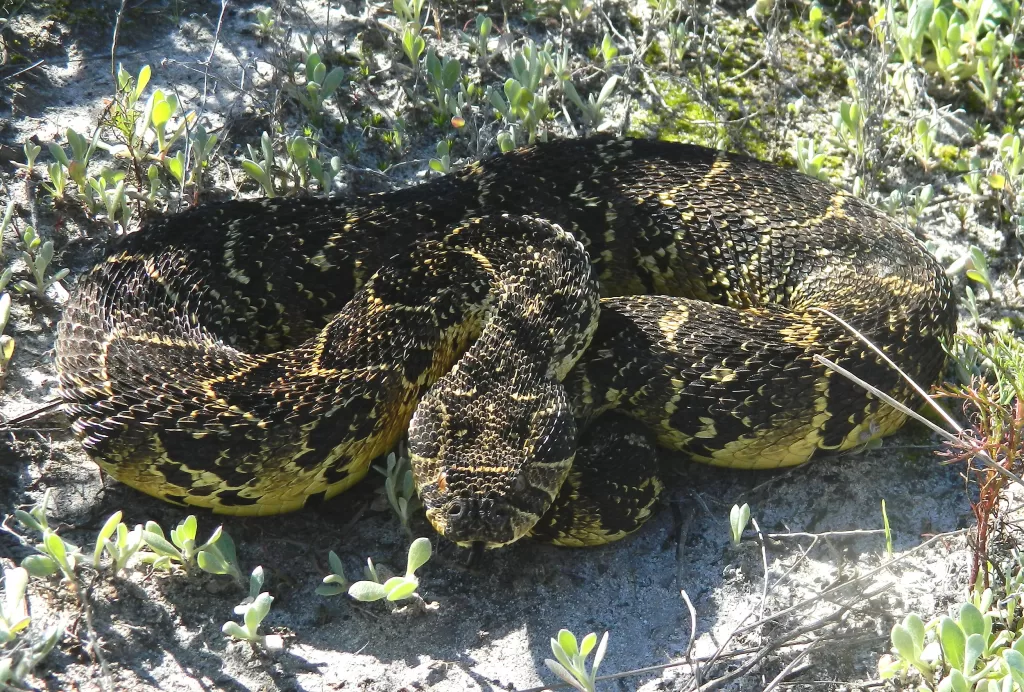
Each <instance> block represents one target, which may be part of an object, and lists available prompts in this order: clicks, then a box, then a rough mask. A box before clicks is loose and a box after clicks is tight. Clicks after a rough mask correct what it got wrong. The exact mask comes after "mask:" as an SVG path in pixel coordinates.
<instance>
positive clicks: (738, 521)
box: [729, 502, 750, 545]
mask: <svg viewBox="0 0 1024 692" xmlns="http://www.w3.org/2000/svg"><path fill="white" fill-rule="evenodd" d="M748 523H750V505H748V504H747V503H745V502H744V503H743V505H742V506H740V505H733V506H732V509H731V510H730V511H729V535H730V537H731V539H732V544H733V545H739V544H740V539H741V537H742V536H743V531H744V530H745V529H746V528H747V524H748Z"/></svg>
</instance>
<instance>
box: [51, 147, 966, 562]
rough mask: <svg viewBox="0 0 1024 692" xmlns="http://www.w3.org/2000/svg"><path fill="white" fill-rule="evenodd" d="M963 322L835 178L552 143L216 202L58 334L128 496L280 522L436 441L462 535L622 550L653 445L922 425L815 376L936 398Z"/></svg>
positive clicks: (780, 449)
mask: <svg viewBox="0 0 1024 692" xmlns="http://www.w3.org/2000/svg"><path fill="white" fill-rule="evenodd" d="M815 307H821V308H826V309H828V310H830V311H832V312H834V313H836V314H837V315H839V316H840V317H842V318H844V319H845V320H847V321H848V322H850V323H852V324H853V325H854V326H855V327H856V328H857V329H859V330H860V331H861V332H863V333H864V334H865V335H866V336H867V337H869V338H870V339H871V340H872V341H873V342H874V343H876V344H877V345H879V346H880V347H881V348H882V350H883V351H884V352H885V353H886V354H887V355H888V356H889V357H891V358H892V359H893V360H895V361H896V362H897V363H898V364H900V365H901V366H903V367H904V368H905V369H906V370H907V372H908V373H909V374H910V375H911V376H912V377H914V378H915V379H916V380H917V381H919V382H921V383H930V382H932V381H934V380H935V379H936V378H937V377H938V375H939V372H940V370H941V368H942V364H943V361H944V356H943V351H942V348H941V346H940V341H941V340H942V339H943V338H945V337H948V336H949V335H950V334H951V333H952V331H953V329H954V328H955V322H956V311H955V306H954V301H953V298H952V294H951V290H950V286H949V284H948V282H947V280H946V278H945V276H944V274H943V272H942V271H941V269H940V268H939V267H938V265H937V264H936V262H935V261H934V259H932V257H931V256H930V255H929V254H928V253H927V251H926V250H925V249H924V248H923V247H922V246H921V244H920V243H919V242H918V241H917V240H915V238H914V237H913V236H912V235H911V234H910V233H909V232H908V231H907V230H905V229H904V228H902V227H901V226H899V225H898V224H896V223H895V222H893V221H892V220H891V219H889V218H888V217H886V216H885V215H883V214H881V213H879V212H878V211H876V210H874V209H873V208H871V207H870V206H868V205H866V204H864V203H863V202H861V201H860V200H858V199H855V198H852V197H851V196H849V195H847V194H845V193H843V192H840V191H838V190H836V189H834V188H832V187H830V186H828V185H826V184H824V183H821V182H818V181H816V180H812V179H810V178H807V177H805V176H802V175H800V174H798V173H795V172H792V171H788V170H783V169H780V168H777V167H774V166H772V165H769V164H765V163H762V162H759V161H756V160H753V159H749V158H745V157H742V156H736V155H731V154H726V153H722V152H718V151H713V150H709V149H704V148H700V147H695V146H688V145H683V144H672V143H666V142H656V141H647V140H629V139H610V138H593V139H587V140H570V141H560V142H553V143H550V144H544V145H539V146H537V147H535V148H530V149H524V150H520V151H516V152H513V153H510V154H507V155H503V156H498V157H495V158H491V159H488V160H485V161H482V162H479V163H475V164H472V165H470V166H468V167H466V168H465V169H463V170H462V171H460V172H458V173H455V174H452V175H448V176H445V177H443V178H439V179H436V180H434V181H431V182H428V183H425V184H422V185H418V186H415V187H411V188H408V189H404V190H400V191H397V192H390V193H384V194H377V195H368V196H365V197H362V198H358V199H354V200H322V199H317V200H311V199H302V200H294V199H289V200H278V199H274V200H260V201H237V202H231V203H227V204H222V205H210V206H203V207H199V208H196V209H193V210H190V211H188V212H185V213H183V214H180V215H177V216H171V217H168V218H165V219H163V220H161V221H158V222H156V223H153V224H151V225H150V226H149V227H147V228H146V229H144V230H143V231H141V232H139V233H135V234H132V235H129V236H128V237H126V238H124V239H123V240H122V241H121V242H120V243H119V244H117V245H116V246H115V247H114V248H113V249H112V250H111V251H110V252H109V254H108V255H107V257H106V258H105V259H104V260H103V261H101V262H100V263H99V264H97V265H96V267H95V268H94V269H93V270H92V271H91V272H90V273H89V274H88V275H87V276H85V277H84V278H83V279H82V280H81V281H80V282H79V283H78V285H77V286H76V288H75V290H74V292H73V295H72V297H71V299H70V301H69V303H68V305H67V308H66V309H65V313H64V317H63V319H62V321H61V323H60V325H59V328H58V339H57V347H56V353H57V368H58V371H59V374H60V383H61V394H62V398H63V401H64V408H65V410H66V411H67V413H68V414H69V416H70V417H71V419H72V421H73V425H74V430H75V432H76V433H77V434H78V436H79V437H80V438H81V440H82V443H83V445H84V447H85V449H86V451H87V452H88V453H89V454H90V455H91V456H92V457H93V458H94V459H95V460H96V461H97V462H98V463H99V464H100V466H101V467H102V468H103V469H104V470H106V471H107V472H108V473H110V474H111V475H112V476H114V477H115V478H117V479H118V480H120V481H122V482H124V483H127V484H128V485H130V486H132V487H135V488H138V489H139V490H142V491H144V492H146V493H149V494H151V495H154V496H157V497H160V498H162V499H164V500H167V501H170V502H175V503H179V504H186V505H195V506H200V507H208V508H211V509H213V510H214V511H217V512H225V513H233V514H273V513H278V512H286V511H290V510H295V509H298V508H300V507H302V506H303V505H304V504H306V503H307V502H309V501H310V500H311V499H314V498H316V499H323V498H330V497H332V496H334V495H337V494H338V493H340V492H342V491H343V490H345V489H347V488H349V487H350V486H352V485H353V484H354V483H356V482H357V481H359V480H360V479H361V478H362V477H363V476H364V475H365V474H366V472H367V469H368V467H369V465H370V462H371V460H372V459H374V458H375V457H376V456H378V455H380V454H382V453H384V452H386V451H388V450H389V449H391V448H392V447H393V446H394V445H395V444H396V443H397V442H398V441H399V440H400V439H401V438H402V437H403V436H404V435H405V434H406V432H407V431H408V434H409V440H410V450H411V454H412V460H413V469H414V475H415V479H416V484H417V488H418V491H419V493H420V495H421V497H422V498H423V500H424V503H425V506H426V508H427V517H428V519H429V520H430V521H431V523H432V524H433V525H434V526H435V528H436V529H437V530H438V531H440V532H441V533H442V534H444V535H446V536H447V537H449V538H450V539H452V540H454V541H457V542H459V543H462V544H476V545H484V546H487V547H494V546H499V545H504V544H507V543H510V542H512V541H515V540H517V539H519V538H520V537H522V536H527V535H533V536H536V537H539V538H543V539H546V540H551V541H554V542H557V543H562V544H566V545H588V544H595V543H603V542H606V541H610V540H614V539H616V538H619V537H621V536H623V535H625V534H626V533H628V532H630V531H632V530H633V529H635V528H636V527H638V526H639V525H640V524H641V523H642V522H643V521H644V520H645V519H646V518H647V516H649V515H650V512H651V510H652V506H653V504H654V502H655V500H656V498H657V495H658V492H659V490H660V488H661V482H660V480H659V477H658V468H657V461H656V455H655V452H654V449H653V446H652V445H653V444H654V442H656V443H657V444H659V445H661V446H664V447H669V448H672V449H677V450H682V451H684V452H687V453H688V454H690V455H691V456H692V457H693V458H695V459H697V460H701V461H706V462H709V463H712V464H719V465H724V466H734V467H744V468H771V467H778V466H785V465H791V464H798V463H801V462H804V461H806V460H807V459H808V458H809V457H810V456H811V455H812V454H814V453H815V452H816V450H818V449H848V448H850V447H853V446H856V445H858V444H862V443H864V442H866V441H867V440H870V439H872V438H874V437H877V436H880V435H885V434H888V433H891V432H893V431H894V430H895V429H897V428H898V427H899V426H900V425H901V424H902V423H903V416H902V415H901V414H899V413H897V412H896V411H894V410H893V409H891V408H889V407H887V406H885V405H881V404H880V403H879V402H878V401H877V400H875V399H874V398H873V397H871V396H870V395H869V394H867V393H865V392H864V391H862V390H861V389H860V388H859V387H857V386H856V385H854V384H852V383H850V382H848V381H847V380H845V379H843V378H841V377H838V376H835V375H834V374H832V373H831V372H830V371H828V370H826V369H825V368H824V367H822V366H820V365H819V364H817V363H816V362H815V361H814V355H815V354H821V355H824V356H827V357H828V358H830V359H832V360H834V361H837V362H839V363H840V364H842V365H844V366H845V367H846V368H847V369H849V370H851V371H853V373H854V374H856V375H858V376H860V377H861V378H863V379H865V380H867V381H869V382H871V383H873V384H874V385H876V386H877V387H879V388H880V389H882V390H883V391H887V392H889V393H891V394H892V395H893V396H894V397H896V398H897V399H899V400H904V401H906V400H910V399H911V398H912V397H911V392H910V391H909V390H908V389H907V387H906V386H905V385H903V384H902V383H901V381H900V380H899V378H898V377H897V376H896V375H895V374H894V373H893V372H892V371H890V370H889V369H888V368H887V367H886V366H885V365H884V364H882V362H881V361H880V359H879V358H877V357H876V356H875V355H874V354H873V353H872V352H870V351H869V350H866V349H865V348H864V347H863V346H862V345H861V344H860V343H859V342H858V341H857V340H856V339H855V338H854V337H852V336H850V335H849V334H848V333H847V332H846V331H845V330H844V329H843V328H842V327H841V326H840V325H838V324H836V323H835V322H834V321H833V320H832V319H831V318H829V317H828V316H826V315H824V314H822V313H820V312H817V311H815V310H814V309H813V308H815Z"/></svg>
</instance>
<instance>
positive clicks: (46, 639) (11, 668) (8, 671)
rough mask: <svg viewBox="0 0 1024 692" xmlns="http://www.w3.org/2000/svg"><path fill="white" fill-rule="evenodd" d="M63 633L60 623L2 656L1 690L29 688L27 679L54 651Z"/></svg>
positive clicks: (25, 640)
mask: <svg viewBox="0 0 1024 692" xmlns="http://www.w3.org/2000/svg"><path fill="white" fill-rule="evenodd" d="M63 633H64V623H59V624H56V625H53V626H51V627H48V628H47V629H46V630H45V631H43V632H41V633H38V634H30V635H29V636H27V637H24V638H22V639H21V640H19V641H18V642H17V643H16V644H15V645H14V646H13V648H11V649H8V650H5V651H4V652H3V653H2V654H0V689H3V690H22V689H25V688H26V687H28V685H27V683H26V678H27V677H28V676H29V674H31V673H32V671H33V670H34V669H35V667H36V666H37V665H39V664H40V663H41V662H42V660H43V659H44V658H46V657H47V656H48V655H49V653H50V652H51V651H53V647H55V646H57V642H59V641H60V640H61V637H62V635H63Z"/></svg>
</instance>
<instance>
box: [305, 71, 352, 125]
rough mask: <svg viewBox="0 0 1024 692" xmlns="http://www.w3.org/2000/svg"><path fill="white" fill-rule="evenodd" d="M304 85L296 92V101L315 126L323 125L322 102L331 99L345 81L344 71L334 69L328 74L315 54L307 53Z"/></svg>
mask: <svg viewBox="0 0 1024 692" xmlns="http://www.w3.org/2000/svg"><path fill="white" fill-rule="evenodd" d="M304 74H305V77H306V85H305V88H304V89H299V90H297V91H296V99H297V100H298V101H299V103H301V104H302V105H303V106H304V107H305V108H306V111H307V113H308V114H309V117H310V119H311V120H312V122H313V123H314V124H315V125H318V126H319V125H322V124H323V117H324V101H326V100H327V99H329V98H331V97H332V96H333V95H334V92H335V91H337V90H338V87H339V86H341V82H342V81H343V80H344V79H345V70H344V68H341V67H335V68H334V69H332V70H331V71H330V72H328V71H327V65H325V64H324V62H323V60H321V58H320V55H319V54H317V53H309V54H308V55H307V56H306V60H305V61H304Z"/></svg>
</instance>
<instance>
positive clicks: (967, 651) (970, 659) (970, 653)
mask: <svg viewBox="0 0 1024 692" xmlns="http://www.w3.org/2000/svg"><path fill="white" fill-rule="evenodd" d="M984 652H985V638H984V637H982V636H981V635H980V634H977V633H974V634H971V635H969V636H968V637H967V644H966V645H965V646H964V666H963V672H964V675H970V674H972V673H973V672H974V666H975V664H976V663H977V662H978V659H979V658H981V655H982V654H983V653H984Z"/></svg>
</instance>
